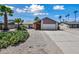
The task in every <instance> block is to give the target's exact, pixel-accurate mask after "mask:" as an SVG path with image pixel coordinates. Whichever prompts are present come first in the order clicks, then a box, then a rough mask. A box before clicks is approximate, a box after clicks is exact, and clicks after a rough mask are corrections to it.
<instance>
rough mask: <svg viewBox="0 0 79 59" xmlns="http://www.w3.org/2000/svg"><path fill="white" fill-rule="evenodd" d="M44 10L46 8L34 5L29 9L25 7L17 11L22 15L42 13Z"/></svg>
mask: <svg viewBox="0 0 79 59" xmlns="http://www.w3.org/2000/svg"><path fill="white" fill-rule="evenodd" d="M42 10H44V6H42V5H37V4H32V5H30V6H29V7H28V6H25V7H24V8H17V9H16V11H17V12H19V13H21V12H29V13H36V12H41V11H42Z"/></svg>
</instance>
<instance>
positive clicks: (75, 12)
mask: <svg viewBox="0 0 79 59" xmlns="http://www.w3.org/2000/svg"><path fill="white" fill-rule="evenodd" d="M77 12H78V11H77V10H75V11H74V14H75V22H76V14H77Z"/></svg>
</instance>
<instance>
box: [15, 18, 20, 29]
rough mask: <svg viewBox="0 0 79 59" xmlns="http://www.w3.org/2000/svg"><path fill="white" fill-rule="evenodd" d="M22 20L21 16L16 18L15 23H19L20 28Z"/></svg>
mask: <svg viewBox="0 0 79 59" xmlns="http://www.w3.org/2000/svg"><path fill="white" fill-rule="evenodd" d="M21 21H22V20H21V18H16V19H15V23H17V24H18V29H19V28H20V24H21Z"/></svg>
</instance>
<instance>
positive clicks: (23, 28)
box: [17, 25, 27, 30]
mask: <svg viewBox="0 0 79 59" xmlns="http://www.w3.org/2000/svg"><path fill="white" fill-rule="evenodd" d="M26 28H27V27H26V26H25V25H20V27H19V28H17V30H26Z"/></svg>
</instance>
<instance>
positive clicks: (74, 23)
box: [65, 22, 79, 28]
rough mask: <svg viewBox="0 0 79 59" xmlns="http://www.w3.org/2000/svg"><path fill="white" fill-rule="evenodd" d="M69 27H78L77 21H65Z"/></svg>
mask: <svg viewBox="0 0 79 59" xmlns="http://www.w3.org/2000/svg"><path fill="white" fill-rule="evenodd" d="M65 24H67V25H68V26H69V28H79V22H65Z"/></svg>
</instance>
